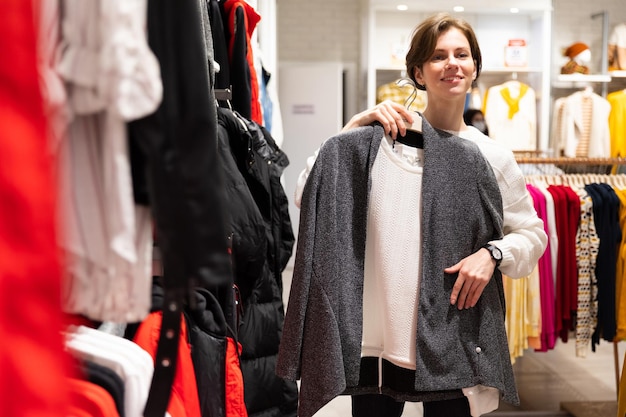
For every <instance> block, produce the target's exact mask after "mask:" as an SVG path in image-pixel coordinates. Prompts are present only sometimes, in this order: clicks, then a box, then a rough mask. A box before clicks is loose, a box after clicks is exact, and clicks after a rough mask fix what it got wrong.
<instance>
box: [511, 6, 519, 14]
mask: <svg viewBox="0 0 626 417" xmlns="http://www.w3.org/2000/svg"><path fill="white" fill-rule="evenodd" d="M511 13H519V9H518V8H517V7H511Z"/></svg>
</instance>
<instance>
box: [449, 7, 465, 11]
mask: <svg viewBox="0 0 626 417" xmlns="http://www.w3.org/2000/svg"><path fill="white" fill-rule="evenodd" d="M452 10H454V11H455V12H464V11H465V7H463V6H454V7H453V8H452Z"/></svg>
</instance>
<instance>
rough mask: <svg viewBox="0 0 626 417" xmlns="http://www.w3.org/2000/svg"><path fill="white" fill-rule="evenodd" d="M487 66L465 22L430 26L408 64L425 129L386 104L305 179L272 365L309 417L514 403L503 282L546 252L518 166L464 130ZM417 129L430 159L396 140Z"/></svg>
mask: <svg viewBox="0 0 626 417" xmlns="http://www.w3.org/2000/svg"><path fill="white" fill-rule="evenodd" d="M481 66H482V58H481V53H480V48H479V46H478V42H477V39H476V36H475V34H474V31H473V29H472V28H471V26H470V25H469V24H468V23H467V22H466V21H464V20H461V19H458V18H454V17H452V16H451V15H449V14H446V13H440V14H436V15H433V16H431V17H429V18H427V19H426V20H424V21H423V22H422V23H421V24H420V25H419V26H418V27H417V28H416V30H415V31H414V33H413V37H412V40H411V47H410V49H409V51H408V53H407V55H406V70H407V74H408V76H409V77H410V78H411V80H412V81H413V82H414V83H415V84H416V85H417V86H418V88H420V89H424V90H425V91H426V94H427V98H428V99H427V103H428V104H427V107H426V109H425V110H424V112H423V113H422V115H418V114H417V113H412V112H410V111H408V110H407V109H406V108H404V107H403V106H402V105H399V104H397V103H394V102H391V101H385V102H383V103H381V104H379V105H377V106H375V107H373V108H372V109H369V110H366V111H364V112H362V113H359V114H357V115H355V116H354V117H353V118H352V119H351V120H350V121H349V122H348V124H346V126H345V127H344V129H343V132H342V133H340V134H339V135H336V136H334V137H331V138H329V139H328V140H327V141H326V142H324V144H323V145H322V146H321V148H320V149H319V152H318V153H317V154H316V155H315V157H313V158H310V159H309V161H308V163H309V164H308V166H307V169H305V170H304V171H303V172H302V174H301V177H300V178H301V179H300V180H299V181H298V187H299V188H298V190H297V193H296V202H300V208H301V212H300V229H299V235H298V251H297V254H296V259H295V266H294V275H293V280H292V286H291V290H290V298H289V302H288V309H287V313H286V318H285V326H284V330H283V338H282V340H281V346H280V353H279V359H278V363H277V372H278V373H279V375H281V376H283V377H285V378H287V379H295V378H300V379H301V391H300V399H299V400H300V401H299V415H300V416H302V417H309V416H312V415H313V414H314V413H315V412H316V411H317V410H318V409H319V408H320V407H321V406H323V405H324V404H325V401H328V400H329V399H332V398H333V397H334V396H336V395H341V394H344V395H346V394H349V395H352V415H353V417H373V416H381V417H382V416H385V417H390V416H391V417H394V416H396V417H397V416H401V415H402V412H403V408H404V401H413V402H423V403H424V417H434V416H444V415H445V416H449V415H454V416H457V417H469V416H470V415H471V416H473V417H476V416H480V415H482V414H485V413H488V412H490V411H493V410H495V409H496V408H497V407H498V401H499V399H500V398H502V399H504V401H506V402H509V403H513V404H516V403H518V402H519V399H518V395H517V391H516V388H515V382H514V378H513V371H512V367H511V364H510V359H509V350H508V345H507V342H506V329H505V324H504V303H503V300H504V290H503V286H502V274H506V275H508V276H509V277H512V278H513V277H523V276H527V275H528V274H530V273H531V271H532V270H533V269H534V268H535V266H536V264H537V261H538V259H539V257H540V256H541V255H542V254H543V251H544V250H545V247H546V243H547V236H546V234H545V232H544V228H543V222H542V221H541V219H539V218H538V217H537V213H536V212H535V210H534V207H533V203H532V200H531V198H530V196H529V194H528V190H527V189H526V184H525V181H524V177H523V175H522V172H521V171H520V169H519V167H517V165H516V163H515V158H514V157H513V154H512V152H511V151H510V150H508V149H506V148H503V147H502V146H500V145H498V144H497V143H496V142H495V141H493V140H491V139H489V138H487V137H486V136H485V135H484V134H483V133H481V132H480V131H479V130H477V129H476V128H474V127H472V126H467V125H466V124H465V123H464V120H463V110H464V104H465V97H466V92H467V91H468V89H469V88H470V86H471V85H472V83H473V82H474V81H475V79H476V78H477V77H478V75H479V74H480V69H481ZM420 120H421V121H422V128H421V129H418V130H419V133H421V134H422V136H423V141H422V146H423V149H416V148H412V149H411V146H410V145H408V143H407V142H406V141H403V140H401V138H400V136H406V134H407V132H408V130H407V126H414V125H415V123H414V122H417V121H420ZM374 122H377V123H374ZM413 133H415V132H413ZM409 161H410V162H409ZM309 174H310V175H309ZM305 184H306V186H305ZM329 213H333V215H332V216H331V215H329ZM363 213H366V215H363ZM339 276H340V277H341V279H337V277H339ZM355 289H357V291H355ZM327 375H332V376H333V377H332V378H327V377H326V376H327ZM381 394H382V395H381Z"/></svg>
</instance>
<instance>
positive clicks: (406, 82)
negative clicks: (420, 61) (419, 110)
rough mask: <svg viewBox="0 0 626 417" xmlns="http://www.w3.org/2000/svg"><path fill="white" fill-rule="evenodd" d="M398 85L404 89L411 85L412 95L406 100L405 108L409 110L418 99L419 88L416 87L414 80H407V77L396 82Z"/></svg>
mask: <svg viewBox="0 0 626 417" xmlns="http://www.w3.org/2000/svg"><path fill="white" fill-rule="evenodd" d="M396 85H397V86H398V87H404V86H406V85H410V86H411V87H412V90H411V94H409V96H408V97H407V98H406V100H404V107H405V108H407V109H411V106H412V105H413V102H414V101H415V99H416V98H417V86H416V85H415V83H414V82H413V80H412V79H410V78H407V77H402V78H400V79H399V80H398V81H396Z"/></svg>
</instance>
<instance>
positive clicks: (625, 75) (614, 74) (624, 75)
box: [609, 70, 626, 78]
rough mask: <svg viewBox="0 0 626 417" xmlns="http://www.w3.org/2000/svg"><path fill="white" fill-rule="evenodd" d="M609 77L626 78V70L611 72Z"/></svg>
mask: <svg viewBox="0 0 626 417" xmlns="http://www.w3.org/2000/svg"><path fill="white" fill-rule="evenodd" d="M609 75H610V76H611V77H612V78H626V70H621V71H609Z"/></svg>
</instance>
